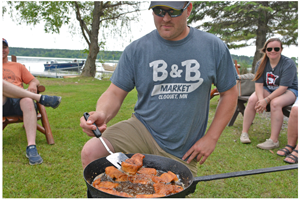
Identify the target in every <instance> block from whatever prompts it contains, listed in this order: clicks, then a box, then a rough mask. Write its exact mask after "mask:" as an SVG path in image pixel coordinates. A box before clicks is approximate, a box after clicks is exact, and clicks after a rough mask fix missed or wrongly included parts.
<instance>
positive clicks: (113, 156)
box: [83, 112, 128, 171]
mask: <svg viewBox="0 0 300 199" xmlns="http://www.w3.org/2000/svg"><path fill="white" fill-rule="evenodd" d="M83 117H84V119H85V120H86V121H87V120H88V118H89V117H90V115H89V114H88V113H86V112H85V113H84V114H83ZM93 125H95V126H96V127H97V125H96V124H95V123H94V124H93ZM92 131H93V133H94V135H95V136H96V137H97V138H99V139H100V141H101V142H102V144H103V145H104V147H105V148H106V150H107V151H108V152H109V153H110V155H108V156H106V159H107V160H108V161H109V162H110V163H112V164H113V165H114V166H115V167H116V168H117V169H119V170H121V171H122V169H121V163H122V162H124V161H125V160H126V159H128V157H127V156H126V155H125V154H124V153H121V152H119V153H113V152H111V150H109V148H108V146H107V145H106V143H105V142H104V140H103V139H102V137H101V135H102V134H101V132H100V131H99V129H98V127H97V128H96V130H92Z"/></svg>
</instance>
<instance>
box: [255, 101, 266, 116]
mask: <svg viewBox="0 0 300 199" xmlns="http://www.w3.org/2000/svg"><path fill="white" fill-rule="evenodd" d="M267 105H268V101H266V99H265V98H264V99H261V100H258V101H257V102H256V104H255V110H256V113H259V114H261V113H263V112H264V111H265V110H266V107H267Z"/></svg>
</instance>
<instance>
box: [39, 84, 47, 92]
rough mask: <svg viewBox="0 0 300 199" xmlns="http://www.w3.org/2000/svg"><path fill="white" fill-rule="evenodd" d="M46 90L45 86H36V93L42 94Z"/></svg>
mask: <svg viewBox="0 0 300 199" xmlns="http://www.w3.org/2000/svg"><path fill="white" fill-rule="evenodd" d="M45 90H46V88H45V86H43V85H38V86H37V93H41V92H44V91H45Z"/></svg>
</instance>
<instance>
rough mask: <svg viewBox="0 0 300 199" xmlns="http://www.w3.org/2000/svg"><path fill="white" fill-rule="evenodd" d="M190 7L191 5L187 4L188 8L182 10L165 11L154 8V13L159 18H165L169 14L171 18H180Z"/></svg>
mask: <svg viewBox="0 0 300 199" xmlns="http://www.w3.org/2000/svg"><path fill="white" fill-rule="evenodd" d="M189 5H190V3H187V4H186V6H185V7H184V8H183V9H181V10H173V9H171V10H164V9H161V8H157V7H155V8H152V10H153V12H154V14H155V15H157V16H159V17H164V16H165V15H166V13H168V14H169V15H170V17H172V18H173V17H179V16H180V15H181V14H182V13H183V11H185V10H186V9H187V7H188V6H189Z"/></svg>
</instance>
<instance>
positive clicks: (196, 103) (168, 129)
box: [111, 28, 237, 158]
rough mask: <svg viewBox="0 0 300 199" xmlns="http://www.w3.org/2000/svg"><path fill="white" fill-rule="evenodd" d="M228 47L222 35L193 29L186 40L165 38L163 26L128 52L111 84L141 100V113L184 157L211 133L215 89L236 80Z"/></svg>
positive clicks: (156, 135) (172, 151) (156, 133)
mask: <svg viewBox="0 0 300 199" xmlns="http://www.w3.org/2000/svg"><path fill="white" fill-rule="evenodd" d="M236 79H237V73H236V70H235V68H234V64H233V62H232V58H231V55H230V53H229V50H228V48H227V46H226V45H225V44H224V43H223V42H222V41H221V40H220V39H218V38H217V37H216V36H214V35H212V34H209V33H206V32H202V31H199V30H197V29H194V28H190V33H189V35H188V36H187V37H186V38H184V39H182V40H180V41H168V40H165V39H163V38H162V37H161V36H160V35H159V33H158V31H157V30H154V31H152V32H150V33H149V34H147V35H145V36H144V37H142V38H140V39H138V40H136V41H134V42H132V43H131V44H130V45H129V46H127V47H126V49H125V50H124V52H123V54H122V56H121V58H120V60H119V63H118V66H117V68H116V70H115V71H114V73H113V76H112V77H111V82H112V83H113V84H115V85H116V86H118V87H119V88H121V89H123V90H125V91H127V92H129V91H131V90H132V89H133V88H134V87H136V90H137V92H138V100H137V103H136V105H135V108H134V111H135V115H136V117H137V118H138V119H139V120H140V121H141V122H142V123H143V124H144V125H145V126H146V128H147V129H148V130H149V131H150V133H151V134H152V136H153V137H154V139H155V140H156V142H157V143H158V144H159V146H160V147H161V148H162V149H164V150H165V151H166V152H168V153H170V154H173V155H175V156H177V157H178V158H182V156H183V155H184V154H185V153H186V152H187V151H188V149H190V147H191V146H192V145H193V144H195V142H196V141H197V140H199V139H200V138H201V137H202V136H203V135H204V134H205V131H206V126H207V120H208V112H209V103H210V90H211V86H212V84H213V83H214V84H215V85H216V87H217V89H218V91H219V92H224V91H227V90H228V89H230V88H232V87H233V86H234V85H235V84H236Z"/></svg>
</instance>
